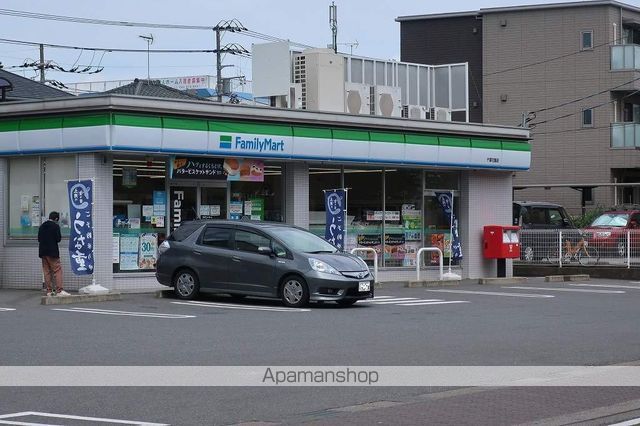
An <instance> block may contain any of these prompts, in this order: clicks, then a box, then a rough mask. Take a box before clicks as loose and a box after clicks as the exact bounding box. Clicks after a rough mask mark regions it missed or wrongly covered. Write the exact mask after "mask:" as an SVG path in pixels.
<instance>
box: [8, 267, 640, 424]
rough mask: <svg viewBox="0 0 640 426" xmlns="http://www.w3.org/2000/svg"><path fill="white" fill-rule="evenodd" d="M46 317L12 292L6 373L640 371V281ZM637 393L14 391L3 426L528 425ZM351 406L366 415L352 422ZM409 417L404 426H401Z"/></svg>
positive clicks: (134, 297)
mask: <svg viewBox="0 0 640 426" xmlns="http://www.w3.org/2000/svg"><path fill="white" fill-rule="evenodd" d="M39 303H40V293H39V292H34V291H23V290H22V291H21V290H6V289H3V290H0V335H1V336H2V349H1V350H0V365H3V366H42V365H45V366H46V365H67V366H136V365H140V366H142V365H145V366H208V365H217V366H253V365H273V366H291V365H294V366H295V365H303V366H304V365H320V366H335V365H353V366H358V365H369V366H385V365H387V366H420V365H434V366H437V365H442V366H451V365H461V366H465V365H479V366H491V365H493V366H515V365H517V366H531V365H612V364H620V363H630V362H631V363H633V362H637V361H638V360H640V328H639V327H638V326H637V318H638V314H637V307H638V305H639V304H640V282H634V281H619V280H590V281H583V282H563V283H545V282H544V281H543V280H541V279H529V280H528V281H527V283H526V284H519V285H504V286H496V285H491V286H480V285H477V284H469V283H466V284H462V285H460V286H455V287H439V288H404V287H401V286H386V287H383V288H382V289H379V290H377V292H376V299H374V300H372V301H367V302H364V303H361V302H359V303H357V304H356V305H354V306H353V307H350V308H342V307H338V306H337V305H334V304H330V303H325V304H321V305H318V304H311V305H310V306H309V307H307V308H304V309H290V308H285V307H283V306H282V304H281V303H279V302H278V301H273V300H265V299H250V298H247V299H244V300H241V301H237V300H232V299H230V298H228V297H225V296H202V297H200V298H199V299H197V300H195V301H182V300H177V299H174V298H157V297H156V296H155V294H126V295H124V298H123V300H121V301H112V302H105V303H85V304H73V305H53V306H52V305H40V304H39ZM141 385H144V384H141ZM634 389H635V388H633V389H632V388H621V389H618V388H607V389H605V390H602V391H601V392H588V391H584V392H583V395H584V398H583V399H582V400H580V401H579V402H574V403H569V401H576V400H575V395H576V393H575V392H573V393H572V392H571V389H565V390H564V392H563V390H562V389H556V390H554V392H555V393H554V394H555V395H556V396H557V401H556V402H554V403H553V404H551V402H550V401H547V403H548V405H547V409H545V408H544V407H545V405H544V404H545V401H546V400H547V396H545V395H549V394H548V393H547V394H545V393H544V389H538V390H535V389H527V390H525V391H519V392H520V395H527V397H528V398H530V400H531V403H530V404H524V405H518V404H516V403H514V402H513V401H511V399H510V397H509V398H505V397H501V396H500V395H512V393H509V392H508V391H506V390H504V389H502V390H500V389H490V390H487V391H486V392H483V393H482V394H477V395H475V394H474V395H475V396H474V395H472V394H471V393H468V394H467V393H463V394H460V395H456V394H447V395H449V396H447V397H442V398H431V397H427V396H425V395H432V396H433V395H437V394H440V393H442V392H451V389H443V388H413V387H401V388H363V387H356V388H346V387H336V388H254V387H243V388H240V387H236V388H187V387H185V388H162V387H161V388H148V387H143V386H141V387H137V388H101V387H89V388H87V387H82V388H38V387H33V388H0V401H2V402H1V403H0V424H2V417H1V416H2V415H3V414H7V415H8V414H12V413H14V414H15V413H20V412H32V411H42V412H46V413H58V414H59V413H60V412H62V413H63V414H64V413H66V415H77V416H85V417H95V418H109V419H118V418H119V419H123V418H124V419H137V420H140V421H146V422H156V423H162V424H233V423H240V422H246V421H269V422H283V423H292V424H293V423H301V422H321V423H322V422H327V423H335V424H339V423H341V422H347V421H348V422H349V423H354V424H370V422H371V421H372V420H373V419H374V418H375V416H376V415H377V416H378V417H379V419H380V420H381V422H382V423H395V424H411V423H413V424H415V422H416V421H418V420H421V421H426V419H429V420H435V419H436V418H435V417H428V415H429V413H431V414H433V413H437V412H440V411H439V410H444V409H445V408H446V407H447V406H448V407H449V409H450V410H451V411H450V412H451V413H452V414H451V416H450V417H448V419H449V420H450V421H451V422H456V419H457V423H458V424H474V423H473V422H471V420H473V419H472V418H471V417H468V416H467V417H461V416H459V417H456V416H455V415H454V414H455V413H458V412H459V413H462V412H463V411H464V403H465V401H466V403H467V404H470V405H469V407H476V408H477V407H478V406H482V405H483V404H484V406H485V408H486V409H485V410H480V411H482V412H484V413H487V417H482V416H480V414H478V415H477V416H476V419H477V420H480V419H483V418H484V419H485V420H486V421H487V423H484V424H489V423H493V422H494V420H496V419H498V418H502V419H504V420H505V422H504V424H513V423H517V422H526V421H533V420H535V419H543V418H549V417H553V416H562V415H565V414H570V413H572V412H573V411H576V412H577V411H581V412H582V411H585V410H589V409H596V408H598V407H600V408H601V407H604V406H611V405H612V404H614V403H622V402H628V401H636V400H640V392H636V390H637V389H636V390H634ZM496 392H497V393H496ZM500 392H502V393H500ZM505 392H506V393H505ZM516 394H517V393H516ZM49 395H56V399H55V400H53V399H51V400H49V398H48V396H49ZM513 395H515V394H513ZM563 398H564V399H566V401H565V402H566V403H564V404H563V403H562V402H561V401H563ZM572 398H573V399H572ZM436 399H437V401H440V402H437V401H436ZM501 399H503V401H505V403H506V401H510V402H509V404H510V405H509V406H504V404H502V405H501V403H500V400H501ZM132 401H135V403H134V402H132ZM381 401H382V402H381ZM384 401H387V402H388V401H391V402H392V403H384ZM534 402H535V403H534ZM385 404H386V405H385ZM461 404H462V405H461ZM340 407H351V408H345V409H342V410H338V411H336V408H340ZM353 407H360V408H353ZM489 407H493V408H492V409H491V410H492V411H487V410H489ZM509 407H511V409H512V410H513V411H512V415H511V416H510V415H508V414H509V413H510V411H509V410H510V408H509ZM532 407H534V408H532ZM638 408H639V409H640V403H639V404H638ZM377 410H379V411H377ZM397 410H401V412H402V413H404V414H403V416H404V417H403V416H400V417H398V416H397V415H395V414H394V415H392V414H393V413H395V412H396V411H397ZM460 410H463V411H460ZM496 410H497V411H496ZM572 410H573V411H572ZM471 411H473V410H471ZM471 411H470V412H471ZM491 412H492V413H493V415H489V414H491ZM625 412H628V413H629V414H628V415H632V413H633V410H626V411H625ZM375 413H378V414H375ZM496 413H502V415H503V416H504V417H500V416H497V417H496V415H495V414H496ZM371 416H374V417H371ZM394 416H395V417H394ZM425 416H427V417H425ZM492 416H493V417H492ZM638 417H640V416H638ZM394 418H395V419H396V420H397V421H392V420H393V419H394ZM442 418H443V419H445V417H442ZM607 418H609V417H607ZM611 418H613V417H611ZM403 419H404V420H403ZM465 419H466V420H465ZM7 421H8V420H7ZM36 421H42V422H45V420H42V419H40V418H39V419H36V420H34V422H36ZM49 421H50V420H46V422H49ZM60 421H61V422H62V420H60ZM75 421H76V422H79V423H78V424H86V423H82V422H83V421H84V420H78V419H76V420H75ZM443 421H444V420H443ZM467 421H469V422H467ZM448 423H449V421H447V422H444V423H443V424H448ZM34 424H44V423H34ZM47 424H51V423H47ZM55 424H57V423H55ZM60 424H71V423H68V420H64V422H63V423H60ZM73 424H75V423H73ZM475 424H483V422H477V423H475ZM494 424H500V422H495V423H494Z"/></svg>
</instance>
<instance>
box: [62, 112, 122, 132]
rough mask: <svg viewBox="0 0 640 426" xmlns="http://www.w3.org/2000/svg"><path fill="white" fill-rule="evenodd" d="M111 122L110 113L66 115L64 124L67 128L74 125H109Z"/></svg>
mask: <svg viewBox="0 0 640 426" xmlns="http://www.w3.org/2000/svg"><path fill="white" fill-rule="evenodd" d="M109 124H111V115H110V114H95V115H78V116H69V117H64V119H63V121H62V125H63V126H64V128H65V129H72V128H74V127H91V126H108V125H109Z"/></svg>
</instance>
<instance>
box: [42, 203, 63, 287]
mask: <svg viewBox="0 0 640 426" xmlns="http://www.w3.org/2000/svg"><path fill="white" fill-rule="evenodd" d="M59 220H60V213H58V212H51V213H49V220H47V221H46V222H45V223H43V224H42V225H40V228H39V229H38V243H40V244H39V248H38V256H40V258H41V259H42V272H43V273H44V282H45V284H46V286H47V296H51V295H56V294H58V295H61V296H68V295H69V293H67V292H66V291H64V290H63V288H62V265H61V264H60V251H59V250H58V243H59V242H60V240H61V239H62V236H61V235H60V226H58V221H59ZM52 275H53V279H54V280H55V289H56V291H55V293H53V290H52V289H53V286H52V283H51V276H52Z"/></svg>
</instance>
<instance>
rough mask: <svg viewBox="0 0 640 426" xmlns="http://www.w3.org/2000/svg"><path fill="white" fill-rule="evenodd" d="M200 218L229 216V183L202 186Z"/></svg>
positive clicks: (199, 206) (224, 217) (199, 207)
mask: <svg viewBox="0 0 640 426" xmlns="http://www.w3.org/2000/svg"><path fill="white" fill-rule="evenodd" d="M198 213H199V216H200V219H226V218H227V183H226V182H224V185H207V186H202V187H200V202H199V205H198Z"/></svg>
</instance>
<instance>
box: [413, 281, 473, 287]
mask: <svg viewBox="0 0 640 426" xmlns="http://www.w3.org/2000/svg"><path fill="white" fill-rule="evenodd" d="M457 285H460V280H442V281H440V280H435V281H433V280H432V281H428V280H420V281H409V282H407V283H406V284H405V285H404V286H405V287H408V288H420V287H448V286H457Z"/></svg>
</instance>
